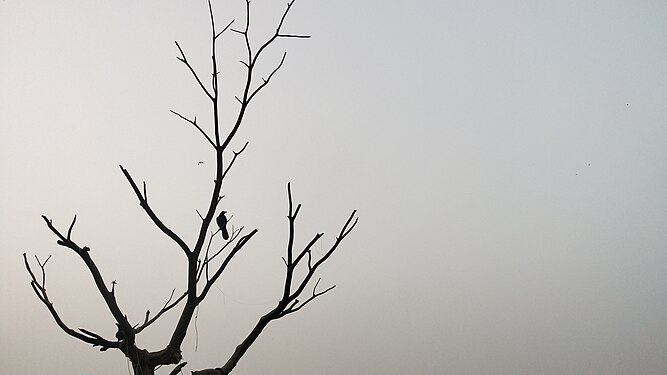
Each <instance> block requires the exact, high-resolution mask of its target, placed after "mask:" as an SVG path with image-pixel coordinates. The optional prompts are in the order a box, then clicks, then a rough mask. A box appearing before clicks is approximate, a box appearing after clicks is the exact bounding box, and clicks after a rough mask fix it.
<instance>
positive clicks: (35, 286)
mask: <svg viewBox="0 0 667 375" xmlns="http://www.w3.org/2000/svg"><path fill="white" fill-rule="evenodd" d="M35 258H36V259H37V264H38V265H39V268H40V271H41V281H38V279H37V277H36V275H35V273H34V272H33V271H32V269H31V268H30V263H29V262H28V257H27V255H26V253H23V263H24V265H25V268H26V270H27V271H28V274H29V275H30V279H31V281H30V286H31V287H32V290H33V291H34V292H35V294H36V295H37V298H38V299H39V300H40V301H41V302H42V303H43V304H44V306H46V308H47V309H48V310H49V312H50V313H51V316H52V317H53V319H54V320H55V321H56V324H57V325H58V327H60V328H61V329H62V330H63V331H64V332H65V333H66V334H68V335H70V336H72V337H75V338H77V339H79V340H81V341H83V342H85V343H88V344H90V345H92V346H99V347H100V350H101V351H105V350H107V349H109V348H119V347H120V343H119V342H117V341H111V340H107V339H105V338H103V337H102V336H100V335H98V334H96V333H93V332H91V331H89V330H86V329H83V328H79V330H78V331H77V330H74V329H72V328H70V327H69V326H68V325H67V324H65V322H64V321H63V320H62V319H61V318H60V315H59V314H58V311H57V310H56V308H55V307H54V306H53V302H51V300H50V299H49V295H48V294H47V292H46V271H45V266H46V263H47V262H48V261H49V259H50V258H51V257H50V256H49V257H48V258H47V259H46V260H45V261H44V262H43V263H42V262H40V261H39V259H38V258H37V257H35Z"/></svg>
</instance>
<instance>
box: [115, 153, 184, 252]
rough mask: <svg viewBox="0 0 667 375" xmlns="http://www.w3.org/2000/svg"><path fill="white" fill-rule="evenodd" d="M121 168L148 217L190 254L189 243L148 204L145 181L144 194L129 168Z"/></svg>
mask: <svg viewBox="0 0 667 375" xmlns="http://www.w3.org/2000/svg"><path fill="white" fill-rule="evenodd" d="M120 170H121V171H123V174H124V175H125V178H127V181H128V182H129V183H130V185H131V186H132V190H134V193H135V194H136V196H137V198H138V199H139V205H140V206H141V208H143V209H144V211H146V214H148V217H150V218H151V220H152V221H153V223H155V225H157V227H158V228H159V229H160V230H161V231H162V233H164V234H166V235H167V236H168V237H169V238H171V239H172V240H174V242H176V244H178V246H179V247H180V248H181V249H182V250H183V251H184V252H185V254H186V255H188V254H190V252H191V251H190V248H189V247H188V245H187V244H186V243H185V241H183V240H182V239H181V238H180V237H179V236H178V235H177V234H176V233H174V232H173V231H172V230H171V229H169V228H168V227H167V226H166V225H165V224H164V223H163V222H162V220H160V218H158V217H157V215H156V214H155V212H154V211H153V209H152V208H151V206H150V205H149V204H148V198H147V196H146V183H145V182H144V194H143V195H142V194H141V192H140V191H139V188H138V187H137V184H136V183H135V182H134V179H133V178H132V176H130V172H128V171H127V169H125V168H123V166H122V165H121V166H120Z"/></svg>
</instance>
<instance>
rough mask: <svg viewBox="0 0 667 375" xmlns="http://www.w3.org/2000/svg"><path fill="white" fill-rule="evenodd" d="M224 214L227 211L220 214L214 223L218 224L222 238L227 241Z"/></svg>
mask: <svg viewBox="0 0 667 375" xmlns="http://www.w3.org/2000/svg"><path fill="white" fill-rule="evenodd" d="M225 213H227V211H222V212H220V215H218V218H217V219H215V222H216V223H218V227H219V228H220V231H221V232H222V238H224V239H225V240H228V239H229V232H227V217H225Z"/></svg>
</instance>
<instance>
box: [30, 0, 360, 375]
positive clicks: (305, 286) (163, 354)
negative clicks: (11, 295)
mask: <svg viewBox="0 0 667 375" xmlns="http://www.w3.org/2000/svg"><path fill="white" fill-rule="evenodd" d="M245 2H246V4H245V5H246V7H245V24H244V26H243V27H241V28H234V27H233V24H234V21H233V20H232V21H231V22H229V23H227V24H226V26H225V27H223V28H221V29H220V28H218V27H216V25H215V20H214V16H213V10H212V8H211V3H210V0H209V3H208V7H209V14H210V20H211V61H212V73H211V81H210V83H208V84H207V83H205V81H204V80H202V78H201V75H200V74H199V73H197V72H196V71H195V69H194V68H193V66H192V65H191V63H190V61H189V60H188V58H187V57H186V55H185V52H184V51H183V48H181V46H180V45H179V44H178V42H176V47H177V48H178V51H179V54H180V56H179V57H177V58H178V60H179V61H181V62H182V63H183V64H184V65H185V67H186V68H187V69H188V70H189V72H190V74H191V75H192V77H193V78H194V80H195V81H196V83H197V84H198V86H199V87H200V88H201V90H202V91H203V92H204V93H205V94H206V97H208V99H209V101H210V104H211V106H212V110H213V119H212V123H213V134H212V135H211V134H209V132H207V131H205V130H204V129H203V128H202V127H201V126H200V124H199V123H197V118H196V117H193V118H189V117H187V116H184V115H182V114H181V113H179V112H176V111H173V110H172V111H171V112H172V113H174V115H176V116H178V117H179V118H181V119H182V120H184V121H185V122H187V123H189V124H190V125H192V126H193V127H194V129H196V131H197V132H198V133H200V135H201V136H202V137H203V138H204V140H205V141H206V143H207V144H208V145H209V146H210V147H211V151H212V152H214V153H215V160H216V169H215V178H214V183H213V189H212V192H211V196H210V202H209V203H208V208H207V209H206V211H205V212H204V214H201V213H199V211H197V212H198V213H199V217H200V219H201V223H200V225H199V231H198V235H197V237H196V238H195V239H194V240H193V241H187V240H186V239H184V238H183V237H181V236H180V235H179V234H177V233H176V232H174V231H173V230H172V229H170V228H169V226H168V225H167V224H165V223H164V222H163V221H162V220H161V219H160V217H159V216H158V214H157V213H156V212H155V211H154V209H153V207H152V206H151V204H150V203H149V200H148V194H147V188H146V183H145V182H143V183H142V184H137V182H136V181H135V179H134V178H133V177H132V175H131V174H130V172H129V171H128V170H127V169H126V168H124V167H123V166H120V169H121V171H122V173H123V175H124V176H125V178H126V179H127V181H128V183H129V185H130V187H131V188H132V190H133V191H134V193H135V195H136V197H137V199H138V200H139V205H140V206H141V208H142V209H143V210H144V211H145V213H146V214H147V215H148V217H149V218H150V219H151V221H152V222H153V223H154V224H155V226H157V228H158V229H159V230H160V231H161V232H162V233H163V234H164V235H165V236H167V237H169V238H170V239H171V240H172V241H173V242H174V243H175V244H176V245H177V246H178V247H179V248H180V249H181V250H182V251H183V253H184V254H185V259H186V261H187V286H186V287H185V288H184V291H183V292H182V293H179V294H176V292H175V290H172V291H171V296H170V298H169V300H168V301H167V302H166V303H165V304H164V305H163V306H162V308H160V310H159V311H158V312H157V313H156V314H152V315H151V313H150V311H148V310H147V311H146V314H145V317H144V318H143V321H139V322H131V321H130V320H129V319H128V318H127V315H126V314H125V313H124V312H123V309H122V307H121V306H120V305H119V303H118V301H117V300H116V294H115V284H116V282H115V280H114V281H112V282H111V283H109V282H108V280H107V279H105V278H104V276H103V274H102V271H101V270H100V268H99V267H98V266H97V264H96V263H95V261H94V260H93V257H92V255H91V254H92V250H91V248H89V247H88V246H82V245H80V244H79V243H77V241H76V240H75V239H73V237H72V232H73V229H74V225H75V223H76V215H75V216H74V218H73V220H72V222H71V223H70V225H69V227H68V228H67V231H66V232H65V231H63V230H62V229H58V227H57V226H56V225H54V223H53V222H52V220H51V219H49V218H48V217H46V216H42V218H43V219H44V222H45V223H46V226H47V227H48V229H49V230H50V231H51V232H53V234H54V235H55V236H56V237H57V241H56V242H57V244H58V245H60V246H62V247H65V248H67V249H70V250H71V251H73V252H75V253H76V254H77V255H78V256H79V257H80V258H81V259H82V260H83V262H84V263H85V265H86V267H87V268H88V271H89V272H90V274H91V276H92V278H93V282H94V283H95V286H96V287H97V290H98V291H99V293H100V294H101V295H102V298H103V300H104V302H105V304H106V307H107V308H108V310H109V311H110V312H111V315H112V316H113V318H114V320H115V324H116V326H117V329H116V335H115V337H112V338H109V337H103V336H102V335H100V334H97V333H95V332H93V331H92V330H88V329H84V328H78V329H73V328H71V327H70V326H69V325H68V324H67V323H65V322H64V321H63V319H62V318H61V316H60V314H59V313H58V311H57V310H56V308H55V307H54V304H53V302H52V300H51V299H50V297H49V295H48V293H47V289H46V264H47V262H48V260H49V258H50V257H49V258H47V259H46V260H44V261H40V260H39V259H38V258H37V257H35V258H36V261H37V266H38V267H39V269H37V270H36V271H37V272H35V271H33V267H31V265H30V262H29V261H28V257H27V256H26V254H25V253H24V254H23V258H24V264H25V267H26V270H27V271H28V273H29V274H30V278H31V282H30V285H31V286H32V289H33V290H34V292H35V294H36V295H37V297H38V298H39V300H40V301H41V302H42V303H43V304H44V305H45V306H46V308H47V309H48V310H49V312H50V314H51V316H52V317H53V319H54V320H55V322H56V324H57V325H58V326H59V327H60V328H61V329H62V330H63V331H64V332H65V333H67V334H68V335H70V336H72V337H75V338H77V339H79V340H81V341H83V342H85V343H87V344H90V345H92V346H94V347H99V349H100V350H101V351H106V350H109V349H117V350H119V351H120V352H122V353H123V355H125V357H127V358H128V359H129V361H130V362H131V363H132V367H133V369H134V373H135V374H141V375H150V374H154V373H155V369H156V368H157V367H158V366H162V365H177V366H176V367H175V368H174V369H173V370H172V371H171V373H172V374H176V373H177V372H179V371H180V370H181V369H182V368H183V367H184V366H185V365H186V362H184V361H183V358H182V353H181V346H182V344H183V340H184V339H185V337H186V335H187V333H188V327H189V326H190V323H191V321H192V319H193V316H194V313H195V311H196V309H197V306H199V304H201V303H202V302H203V301H204V299H205V298H206V296H208V294H209V292H210V290H211V288H212V287H213V285H214V284H215V282H216V281H218V280H219V279H220V276H221V275H222V274H223V273H224V272H225V270H226V269H227V267H228V266H229V264H230V262H231V261H232V259H233V258H234V257H235V256H236V255H237V254H238V253H239V251H240V250H241V249H243V248H244V247H245V246H246V244H247V243H248V242H249V241H250V240H251V239H252V238H253V236H255V235H256V234H257V229H253V230H249V231H246V230H245V228H244V227H241V228H237V229H235V230H232V231H231V233H229V234H228V236H226V237H227V238H226V239H225V240H224V243H223V244H222V245H221V246H219V247H215V246H212V243H213V236H214V235H215V234H217V232H218V231H220V229H218V230H217V231H215V232H213V231H212V230H211V228H212V225H213V221H214V218H216V217H217V218H218V226H219V227H222V229H223V230H224V229H225V228H224V227H225V225H226V218H225V216H224V211H222V212H221V213H219V214H218V215H217V216H216V213H217V212H219V210H218V208H219V203H220V200H221V198H222V195H221V193H222V186H223V180H224V179H225V177H226V176H227V173H228V172H229V170H230V169H231V168H232V166H233V165H234V162H235V161H236V159H237V157H238V156H239V155H241V153H242V152H243V151H244V150H245V149H246V146H247V145H248V143H247V142H246V143H245V145H244V146H243V147H242V148H241V149H240V150H238V151H234V150H230V149H229V148H230V146H229V145H230V143H231V141H232V140H233V139H234V137H235V135H236V134H237V132H238V130H239V128H240V127H241V125H242V123H243V120H244V117H245V114H246V111H247V109H248V107H249V105H250V103H251V102H252V101H253V99H254V98H255V97H256V96H257V94H258V93H259V92H260V91H262V90H263V89H264V88H265V87H266V86H267V85H268V84H269V82H270V81H271V78H272V77H273V76H274V75H275V74H276V73H277V72H278V71H279V70H280V68H281V67H282V66H283V63H284V62H285V57H286V53H283V54H282V57H281V58H280V61H278V62H277V64H276V65H275V68H274V69H273V70H271V71H270V72H269V73H268V74H267V75H266V76H265V77H261V79H260V80H257V79H256V77H255V74H256V71H255V69H256V66H257V62H258V60H259V59H260V56H263V53H264V52H265V51H266V50H267V49H268V48H269V47H270V46H271V45H272V44H273V43H274V41H276V40H277V39H280V38H308V37H309V36H307V35H300V34H287V33H284V32H283V31H282V30H283V24H284V22H285V19H286V18H287V15H288V13H289V11H290V8H291V7H292V4H293V3H294V1H291V2H289V3H288V4H287V8H286V9H285V11H284V13H283V14H282V17H281V18H280V21H279V22H278V25H277V27H276V29H275V33H273V35H272V36H270V37H269V38H268V39H267V40H266V41H265V42H264V43H263V44H261V45H260V46H259V48H253V46H252V45H251V43H250V40H249V37H248V28H249V24H250V1H249V0H245ZM224 33H235V34H238V35H239V36H240V37H242V38H243V40H244V42H245V47H246V51H247V56H246V57H245V58H244V60H242V61H241V63H242V64H243V65H244V66H245V74H246V76H245V85H244V87H243V92H242V94H241V95H240V96H236V99H237V101H238V103H239V105H240V106H239V109H238V114H237V116H236V120H235V121H234V123H233V124H232V125H231V126H230V127H229V128H228V130H227V131H225V130H224V129H223V127H222V126H221V125H220V116H219V109H218V106H219V99H220V93H219V86H218V78H219V72H218V59H217V57H216V43H217V41H218V39H219V38H220V37H221V36H222V35H223V34H224ZM227 157H230V159H227ZM225 160H229V161H228V162H225ZM287 199H288V203H289V206H288V207H289V208H288V214H287V219H288V224H289V233H288V242H287V249H286V256H285V257H283V261H284V264H285V277H284V280H283V288H282V295H281V296H280V300H279V301H278V302H277V304H276V305H275V307H273V308H272V309H270V310H269V311H267V312H266V314H264V315H263V316H261V317H260V318H259V320H258V321H257V323H256V324H255V326H254V327H253V328H252V330H251V331H250V332H249V333H248V335H247V336H246V337H245V339H243V340H242V341H241V342H240V343H239V344H238V346H237V347H236V350H234V352H233V353H232V354H231V355H230V357H229V358H227V359H226V360H225V359H224V358H221V359H220V362H219V365H220V366H219V367H214V368H209V369H204V370H200V371H194V372H193V374H198V375H203V374H228V373H230V372H231V371H232V370H233V369H234V367H235V366H236V364H237V363H238V362H239V360H240V359H241V357H243V355H244V354H245V353H246V351H247V350H248V348H250V346H251V345H252V344H253V343H254V342H255V340H256V339H257V338H258V337H259V335H260V334H261V333H262V331H263V330H264V328H266V326H267V325H268V324H269V323H271V322H272V321H274V320H278V319H280V318H283V317H285V316H286V315H289V314H292V313H294V312H297V311H299V310H301V309H302V308H303V307H304V306H306V305H308V304H309V303H310V302H312V301H313V300H314V299H316V298H317V297H320V296H322V295H324V294H325V293H327V292H329V291H331V290H332V289H333V288H334V287H335V285H333V286H330V287H328V288H320V287H319V282H320V280H319V278H318V279H317V280H315V276H316V273H317V271H318V269H319V268H320V266H321V265H322V264H324V262H326V261H327V260H328V259H329V258H330V257H331V255H332V254H333V253H334V252H335V251H336V250H337V249H338V247H339V246H340V244H341V242H342V241H343V240H344V239H345V238H346V237H347V236H348V235H349V234H350V232H351V231H352V230H353V229H354V227H355V226H356V224H357V220H358V218H357V216H356V210H355V211H352V213H351V214H350V215H349V217H348V218H347V220H346V221H345V223H344V224H343V226H342V228H341V229H340V231H339V232H338V235H337V236H336V238H335V240H334V241H333V243H332V244H331V245H330V246H329V248H328V249H327V250H326V251H324V253H323V255H320V256H316V255H314V254H313V252H312V247H313V245H314V244H315V243H316V242H317V241H318V240H319V239H320V238H321V237H322V236H323V233H316V234H315V235H314V236H313V237H312V239H311V240H310V242H308V244H307V245H306V246H305V247H304V248H300V249H295V248H294V241H295V222H296V218H297V216H298V214H299V210H300V208H301V205H300V204H296V205H295V204H294V203H293V201H292V191H291V187H290V184H289V183H288V184H287ZM213 228H215V226H213ZM297 271H298V272H297ZM177 306H180V308H181V312H180V317H179V318H178V321H177V323H176V326H175V327H174V329H173V332H172V334H171V337H170V339H169V342H168V343H166V345H165V346H164V348H162V349H159V350H154V351H149V350H147V349H144V348H140V347H138V346H137V344H136V338H137V336H138V335H139V334H141V333H142V332H143V331H144V330H145V329H146V328H148V327H150V326H151V325H152V324H153V323H155V322H156V321H157V320H158V319H160V317H162V316H163V315H164V314H165V313H167V312H169V311H171V310H172V309H174V308H176V307H177Z"/></svg>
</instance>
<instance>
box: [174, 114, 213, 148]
mask: <svg viewBox="0 0 667 375" xmlns="http://www.w3.org/2000/svg"><path fill="white" fill-rule="evenodd" d="M169 112H171V113H173V114H175V115H176V116H178V117H180V118H181V119H183V120H184V121H186V122H188V123H190V124H192V125H193V126H194V127H195V128H197V130H199V132H200V133H201V134H202V135H203V136H204V138H206V140H207V141H208V143H210V144H211V146H213V148H215V143H213V141H212V140H211V138H210V137H209V136H208V134H206V132H205V131H204V130H203V129H202V128H201V126H199V125H198V124H197V116H195V117H194V119H192V120H190V119H189V118H187V117H185V116H183V115H181V114H180V113H178V112H176V111H174V110H172V109H170V110H169Z"/></svg>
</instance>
